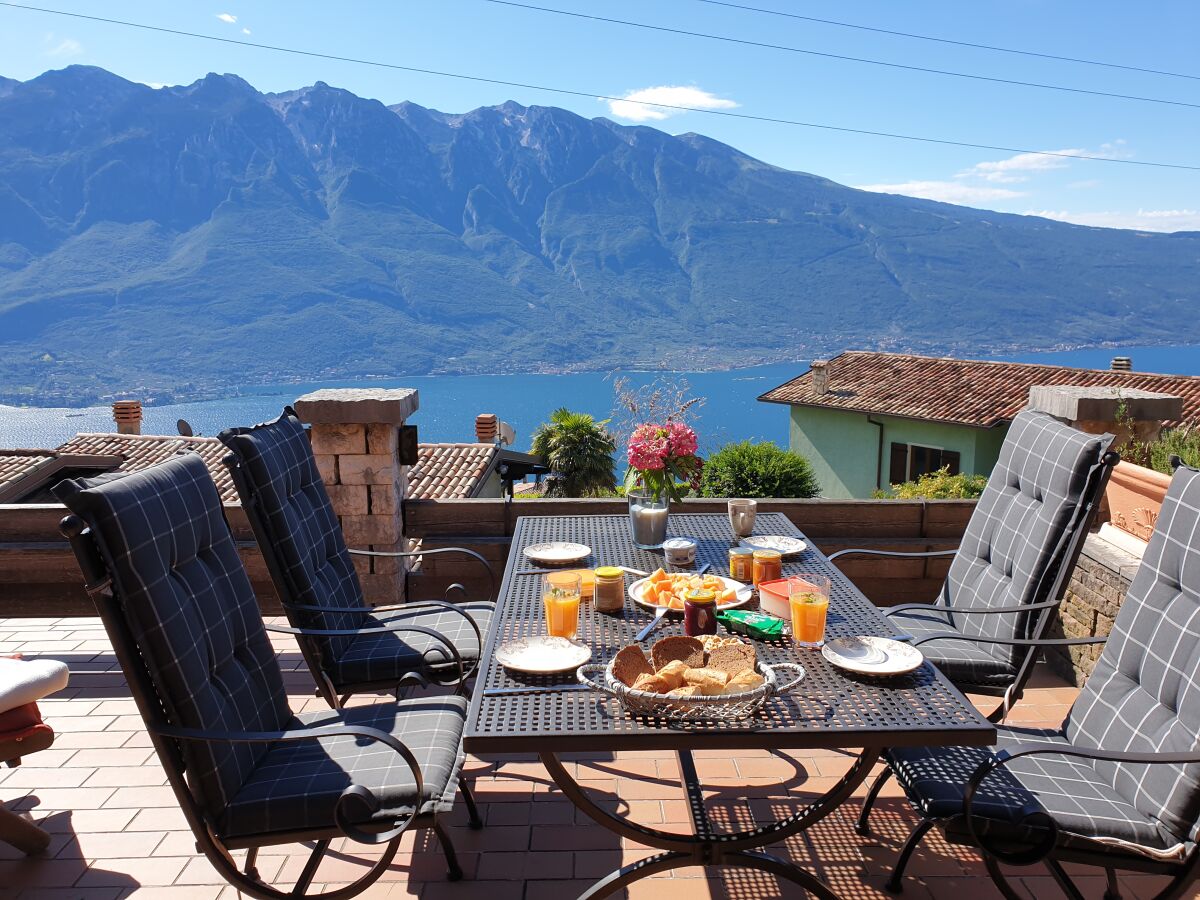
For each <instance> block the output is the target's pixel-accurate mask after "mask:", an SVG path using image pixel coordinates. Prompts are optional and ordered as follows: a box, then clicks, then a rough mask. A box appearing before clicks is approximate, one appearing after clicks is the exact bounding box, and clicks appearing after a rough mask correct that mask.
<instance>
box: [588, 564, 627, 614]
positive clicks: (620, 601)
mask: <svg viewBox="0 0 1200 900" xmlns="http://www.w3.org/2000/svg"><path fill="white" fill-rule="evenodd" d="M592 603H593V605H594V606H595V608H596V612H619V611H620V610H622V609H624V608H625V572H624V571H623V570H621V569H619V568H617V567H616V566H601V567H600V568H598V569H597V570H596V594H595V599H594V600H593V601H592Z"/></svg>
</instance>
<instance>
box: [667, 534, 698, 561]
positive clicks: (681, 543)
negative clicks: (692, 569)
mask: <svg viewBox="0 0 1200 900" xmlns="http://www.w3.org/2000/svg"><path fill="white" fill-rule="evenodd" d="M663 553H664V554H666V558H667V562H668V563H670V564H671V565H673V566H690V565H691V564H692V563H694V562H695V561H696V542H695V541H693V540H692V539H691V538H685V537H677V538H668V539H667V540H665V541H663Z"/></svg>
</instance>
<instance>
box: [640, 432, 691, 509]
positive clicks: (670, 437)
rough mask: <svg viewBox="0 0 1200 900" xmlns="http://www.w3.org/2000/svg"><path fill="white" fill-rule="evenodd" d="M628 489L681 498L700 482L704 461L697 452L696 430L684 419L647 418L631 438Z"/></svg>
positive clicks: (660, 496) (669, 498) (656, 496)
mask: <svg viewBox="0 0 1200 900" xmlns="http://www.w3.org/2000/svg"><path fill="white" fill-rule="evenodd" d="M628 454H629V469H628V471H627V472H626V473H625V490H626V492H627V493H628V492H641V491H644V492H645V493H648V494H650V495H651V496H653V497H654V498H655V499H656V500H661V499H663V498H664V497H665V498H666V499H667V500H679V499H681V498H682V497H683V494H684V492H685V489H688V488H692V489H695V488H696V487H698V485H699V483H700V473H701V471H703V469H704V461H703V460H702V459H700V457H699V456H697V455H696V432H694V431H692V429H690V428H688V426H686V425H684V424H683V423H682V422H671V421H667V422H665V423H663V424H661V425H659V424H657V423H655V422H646V423H644V424H642V425H639V426H638V427H637V428H635V429H634V431H633V435H632V437H630V438H629V447H628Z"/></svg>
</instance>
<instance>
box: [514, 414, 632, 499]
mask: <svg viewBox="0 0 1200 900" xmlns="http://www.w3.org/2000/svg"><path fill="white" fill-rule="evenodd" d="M607 425H608V420H607V419H605V420H604V421H603V422H597V421H596V420H595V419H594V418H592V417H591V416H589V415H588V414H587V413H576V412H571V411H570V410H568V409H566V408H565V407H564V408H562V409H556V410H555V411H554V412H553V413H551V414H550V421H549V422H545V423H543V424H541V425H539V426H538V427H537V430H536V431H534V433H533V448H532V449H533V453H534V455H535V456H540V457H541V458H542V461H543V462H545V464H546V465H547V466H549V467H550V470H551V471H552V472H553V473H554V477H553V478H550V479H547V481H546V482H545V496H547V497H604V496H611V495H612V492H613V491H614V490H615V489H616V486H617V485H616V478H615V477H614V476H613V453H615V452H616V450H617V445H616V442H615V441H614V440H613V436H612V435H611V434H609V433H608V429H607V427H606V426H607Z"/></svg>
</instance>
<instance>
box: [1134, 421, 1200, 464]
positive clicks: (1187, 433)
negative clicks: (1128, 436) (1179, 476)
mask: <svg viewBox="0 0 1200 900" xmlns="http://www.w3.org/2000/svg"><path fill="white" fill-rule="evenodd" d="M1172 456H1178V457H1179V458H1180V459H1182V460H1183V462H1184V464H1185V465H1188V466H1194V467H1200V428H1173V429H1171V430H1170V431H1167V432H1164V433H1163V435H1162V437H1160V438H1159V439H1158V440H1157V441H1153V442H1152V443H1149V444H1143V443H1141V442H1138V441H1131V442H1130V443H1128V444H1126V445H1125V446H1124V447H1122V448H1121V457H1122V458H1123V459H1127V460H1129V461H1130V462H1133V463H1137V464H1138V465H1139V466H1146V467H1147V468H1150V469H1154V470H1155V471H1157V472H1164V473H1166V474H1167V475H1170V474H1171V472H1172V469H1171V457H1172Z"/></svg>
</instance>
